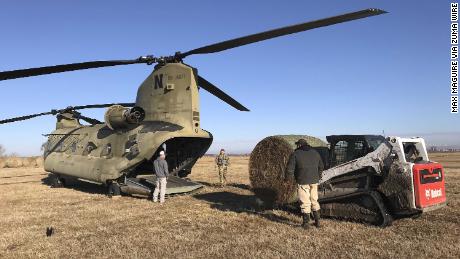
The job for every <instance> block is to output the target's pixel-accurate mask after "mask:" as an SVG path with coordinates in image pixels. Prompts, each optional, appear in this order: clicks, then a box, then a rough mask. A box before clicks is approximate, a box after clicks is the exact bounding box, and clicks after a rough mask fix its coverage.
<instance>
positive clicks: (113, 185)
mask: <svg viewBox="0 0 460 259" xmlns="http://www.w3.org/2000/svg"><path fill="white" fill-rule="evenodd" d="M107 195H108V196H109V198H112V197H120V196H121V189H120V185H119V184H118V183H117V182H109V183H108V186H107Z"/></svg>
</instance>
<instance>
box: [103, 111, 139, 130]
mask: <svg viewBox="0 0 460 259" xmlns="http://www.w3.org/2000/svg"><path fill="white" fill-rule="evenodd" d="M144 118H145V111H144V109H142V108H141V107H137V106H136V107H133V108H127V107H123V106H121V105H113V106H111V107H109V108H108V109H107V111H106V112H105V116H104V120H105V124H106V125H107V127H109V128H110V129H112V130H115V129H123V128H126V127H127V126H128V125H129V124H139V123H140V122H142V121H143V120H144Z"/></svg>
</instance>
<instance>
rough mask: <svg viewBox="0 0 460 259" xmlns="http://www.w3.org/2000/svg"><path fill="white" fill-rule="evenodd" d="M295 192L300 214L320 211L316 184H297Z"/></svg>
mask: <svg viewBox="0 0 460 259" xmlns="http://www.w3.org/2000/svg"><path fill="white" fill-rule="evenodd" d="M297 191H298V194H299V200H300V210H302V213H305V214H310V212H311V211H312V210H313V211H317V210H319V209H320V207H319V203H318V184H305V185H300V184H299V185H298V189H297Z"/></svg>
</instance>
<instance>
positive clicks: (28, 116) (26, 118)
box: [0, 103, 136, 124]
mask: <svg viewBox="0 0 460 259" xmlns="http://www.w3.org/2000/svg"><path fill="white" fill-rule="evenodd" d="M113 105H121V106H125V107H134V106H135V105H136V104H135V103H106V104H90V105H80V106H69V107H67V108H64V109H59V110H54V109H53V110H51V111H49V112H42V113H37V114H31V115H25V116H20V117H15V118H11V119H5V120H0V124H5V123H11V122H16V121H23V120H29V119H32V118H36V117H40V116H44V115H56V114H59V113H64V112H67V111H69V112H72V111H76V110H82V109H93V108H106V107H110V106H113ZM76 118H78V119H82V120H84V121H86V122H88V123H90V124H97V123H100V121H98V120H96V119H92V118H89V117H85V116H83V115H81V114H78V115H76Z"/></svg>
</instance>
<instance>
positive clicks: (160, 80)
mask: <svg viewBox="0 0 460 259" xmlns="http://www.w3.org/2000/svg"><path fill="white" fill-rule="evenodd" d="M158 88H163V74H160V75H155V87H154V89H158Z"/></svg>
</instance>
